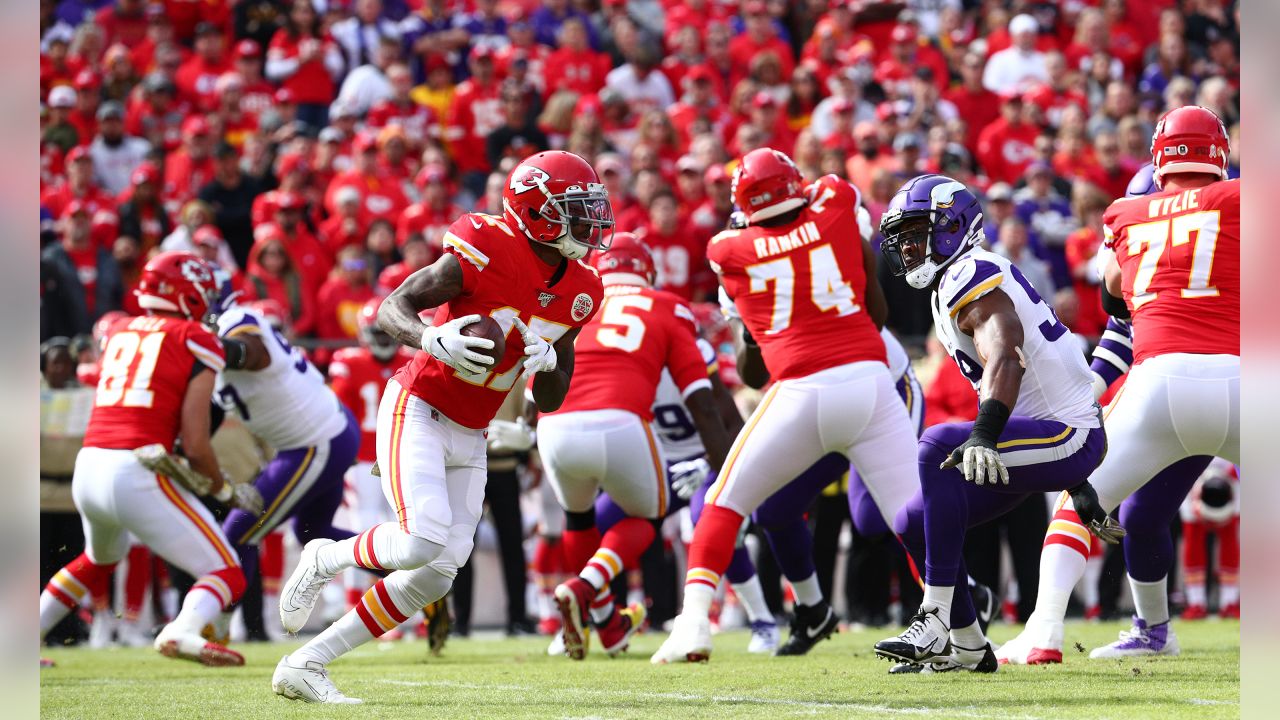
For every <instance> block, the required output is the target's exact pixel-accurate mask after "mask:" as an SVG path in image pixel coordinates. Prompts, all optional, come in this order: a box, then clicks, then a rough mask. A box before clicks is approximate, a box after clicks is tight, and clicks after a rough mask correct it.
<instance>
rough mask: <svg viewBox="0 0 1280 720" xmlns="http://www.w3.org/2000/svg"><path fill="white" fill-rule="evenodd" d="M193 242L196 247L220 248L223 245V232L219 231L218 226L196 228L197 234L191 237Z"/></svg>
mask: <svg viewBox="0 0 1280 720" xmlns="http://www.w3.org/2000/svg"><path fill="white" fill-rule="evenodd" d="M191 242H192V244H195V245H209V246H212V247H218V246H219V245H221V244H222V232H221V231H219V230H218V226H216V225H201V226H200V227H198V228H196V231H195V234H194V235H192V236H191Z"/></svg>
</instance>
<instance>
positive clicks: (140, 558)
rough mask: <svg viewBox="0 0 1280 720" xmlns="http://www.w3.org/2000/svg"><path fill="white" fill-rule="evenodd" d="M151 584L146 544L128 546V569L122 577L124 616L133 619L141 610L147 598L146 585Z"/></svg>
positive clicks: (149, 560)
mask: <svg viewBox="0 0 1280 720" xmlns="http://www.w3.org/2000/svg"><path fill="white" fill-rule="evenodd" d="M150 584H151V551H150V550H148V549H147V546H146V545H134V546H133V547H131V548H129V569H128V572H127V574H126V575H125V578H124V617H125V619H126V620H129V621H131V622H132V621H133V620H137V619H138V614H139V613H141V612H142V603H143V601H145V600H146V598H147V586H148V585H150Z"/></svg>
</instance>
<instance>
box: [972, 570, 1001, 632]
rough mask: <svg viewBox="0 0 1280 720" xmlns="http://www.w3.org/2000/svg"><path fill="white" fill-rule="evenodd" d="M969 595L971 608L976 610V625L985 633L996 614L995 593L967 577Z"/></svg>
mask: <svg viewBox="0 0 1280 720" xmlns="http://www.w3.org/2000/svg"><path fill="white" fill-rule="evenodd" d="M969 597H970V598H971V599H972V600H973V609H974V610H976V611H977V615H978V627H979V628H981V629H982V634H983V635H986V634H987V626H989V625H990V624H991V618H993V617H995V614H996V594H995V592H994V591H992V590H991V588H989V587H987V586H986V585H983V584H982V583H980V582H978V581H977V580H974V579H973V578H969Z"/></svg>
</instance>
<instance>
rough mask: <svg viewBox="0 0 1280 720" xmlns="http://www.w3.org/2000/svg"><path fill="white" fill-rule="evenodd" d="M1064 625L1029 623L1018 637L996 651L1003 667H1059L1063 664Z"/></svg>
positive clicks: (1033, 617)
mask: <svg viewBox="0 0 1280 720" xmlns="http://www.w3.org/2000/svg"><path fill="white" fill-rule="evenodd" d="M1062 637H1063V627H1062V623H1060V622H1058V623H1040V622H1036V619H1035V616H1034V615H1033V616H1032V617H1031V619H1030V620H1029V621H1028V622H1027V626H1026V627H1025V628H1023V630H1022V632H1021V633H1019V634H1018V636H1017V637H1016V638H1014V639H1012V640H1010V641H1009V642H1006V643H1005V644H1003V645H1001V646H1000V647H999V649H997V650H996V660H997V661H998V662H999V663H1000V664H1001V665H1057V664H1059V663H1061V662H1062Z"/></svg>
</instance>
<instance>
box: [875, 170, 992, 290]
mask: <svg viewBox="0 0 1280 720" xmlns="http://www.w3.org/2000/svg"><path fill="white" fill-rule="evenodd" d="M880 233H881V234H882V235H884V241H883V242H881V244H880V252H881V253H883V254H884V259H885V261H886V262H888V263H889V269H890V270H892V271H893V274H894V275H898V276H906V280H907V284H908V285H910V286H911V287H913V288H915V289H917V290H924V289H925V288H927V287H929V286H930V285H932V284H933V279H934V278H935V277H937V275H938V273H939V272H941V270H942V269H943V268H945V267H946V266H947V265H949V264H951V262H952V261H953V260H955V259H956V258H958V257H960V256H961V255H963V254H964V253H965V251H966V250H968V249H969V248H971V247H973V246H974V245H977V244H978V243H980V242H982V240H983V237H984V235H983V233H982V206H981V205H980V204H979V202H978V198H977V197H976V196H974V194H973V193H972V192H970V191H969V189H968V188H966V187H965V186H964V183H962V182H959V181H957V180H953V179H952V178H949V177H947V176H945V175H920V176H917V177H915V178H912V179H911V180H908V181H907V184H906V185H903V186H902V189H900V190H898V192H897V194H896V195H894V196H893V199H892V200H890V201H889V209H888V210H886V211H885V213H884V217H883V218H881V219H880Z"/></svg>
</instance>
